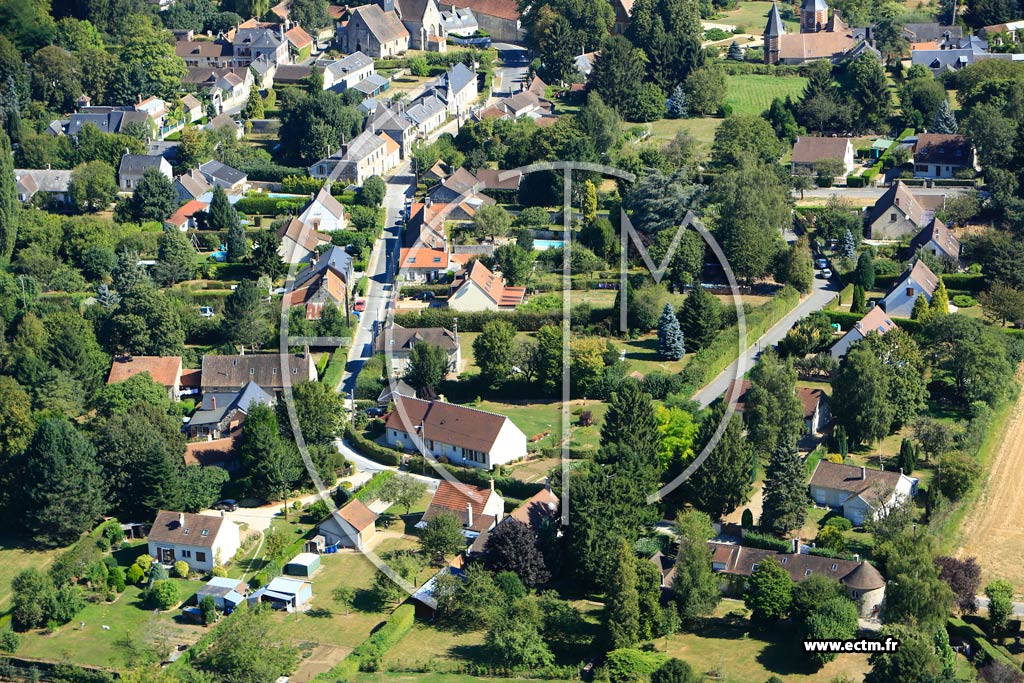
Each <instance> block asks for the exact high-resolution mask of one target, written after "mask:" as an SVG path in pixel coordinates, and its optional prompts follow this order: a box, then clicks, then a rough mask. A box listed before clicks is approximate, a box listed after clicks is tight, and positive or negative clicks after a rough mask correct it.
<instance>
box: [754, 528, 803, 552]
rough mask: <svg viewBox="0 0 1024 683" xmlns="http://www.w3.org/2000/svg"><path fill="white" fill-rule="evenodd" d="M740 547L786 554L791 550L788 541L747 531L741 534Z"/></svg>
mask: <svg viewBox="0 0 1024 683" xmlns="http://www.w3.org/2000/svg"><path fill="white" fill-rule="evenodd" d="M742 545H745V546H747V547H748V548H761V549H762V550H775V551H776V552H780V553H788V552H790V551H792V550H793V547H792V545H790V543H789V541H786V540H783V539H781V538H775V537H774V536H771V535H769V534H761V533H758V532H756V531H747V532H746V533H744V534H743V541H742Z"/></svg>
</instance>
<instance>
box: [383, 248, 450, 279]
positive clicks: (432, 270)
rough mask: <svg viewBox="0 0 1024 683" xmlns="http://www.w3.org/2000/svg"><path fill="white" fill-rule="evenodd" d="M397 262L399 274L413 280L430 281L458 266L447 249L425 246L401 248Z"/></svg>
mask: <svg viewBox="0 0 1024 683" xmlns="http://www.w3.org/2000/svg"><path fill="white" fill-rule="evenodd" d="M398 262H399V266H398V267H399V269H400V270H401V274H402V275H403V276H404V278H405V279H406V280H411V281H413V282H432V281H434V280H436V279H437V278H439V277H441V276H443V275H444V274H445V273H447V272H448V271H449V270H453V269H454V268H457V267H458V265H457V264H455V262H454V261H452V258H451V254H450V253H449V252H448V250H447V249H428V248H425V247H419V248H413V249H402V251H401V252H400V253H399V258H398Z"/></svg>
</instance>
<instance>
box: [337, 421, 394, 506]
mask: <svg viewBox="0 0 1024 683" xmlns="http://www.w3.org/2000/svg"><path fill="white" fill-rule="evenodd" d="M345 438H346V439H348V441H349V443H351V444H352V446H353V447H354V448H355V449H356V450H357V451H359V453H360V454H361V455H364V456H366V457H367V458H369V459H370V460H373V461H374V462H376V463H380V464H381V465H387V466H389V467H398V466H399V465H401V464H402V454H401V453H399V452H398V451H396V450H394V449H393V448H388V447H387V446H381V445H380V444H379V443H377V442H376V441H374V440H372V439H367V438H366V437H365V436H363V434H362V432H360V431H359V430H358V429H353V428H352V427H351V425H346V426H345ZM364 488H365V487H364ZM360 490H362V489H360Z"/></svg>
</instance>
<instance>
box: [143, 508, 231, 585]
mask: <svg viewBox="0 0 1024 683" xmlns="http://www.w3.org/2000/svg"><path fill="white" fill-rule="evenodd" d="M148 542H149V554H150V555H151V556H152V557H154V558H156V560H157V561H158V562H160V563H161V564H165V565H172V564H174V563H175V562H177V561H179V560H184V561H185V562H187V563H188V566H189V567H191V568H192V569H195V570H197V571H210V570H212V569H213V568H214V567H216V566H219V565H222V564H224V563H225V562H229V561H230V560H231V558H233V557H234V556H235V553H236V552H238V548H239V547H240V546H241V537H240V534H239V531H238V525H237V524H235V523H234V522H232V521H229V520H227V519H225V518H223V517H213V516H210V515H197V514H193V513H191V512H171V511H168V510H161V511H160V512H158V513H157V515H156V519H155V520H154V521H153V526H152V527H151V528H150V530H149V538H148Z"/></svg>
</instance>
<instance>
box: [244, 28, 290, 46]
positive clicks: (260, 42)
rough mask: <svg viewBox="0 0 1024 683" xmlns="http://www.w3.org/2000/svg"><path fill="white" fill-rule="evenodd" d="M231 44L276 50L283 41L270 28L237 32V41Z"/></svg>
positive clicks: (247, 29)
mask: <svg viewBox="0 0 1024 683" xmlns="http://www.w3.org/2000/svg"><path fill="white" fill-rule="evenodd" d="M231 42H232V44H233V45H248V46H250V47H258V48H274V49H276V48H277V47H279V46H280V45H281V43H282V42H283V41H282V40H281V38H280V36H278V35H277V33H275V32H274V31H272V30H270V29H269V28H240V29H238V30H237V31H236V32H235V39H234V40H233V41H231Z"/></svg>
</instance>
